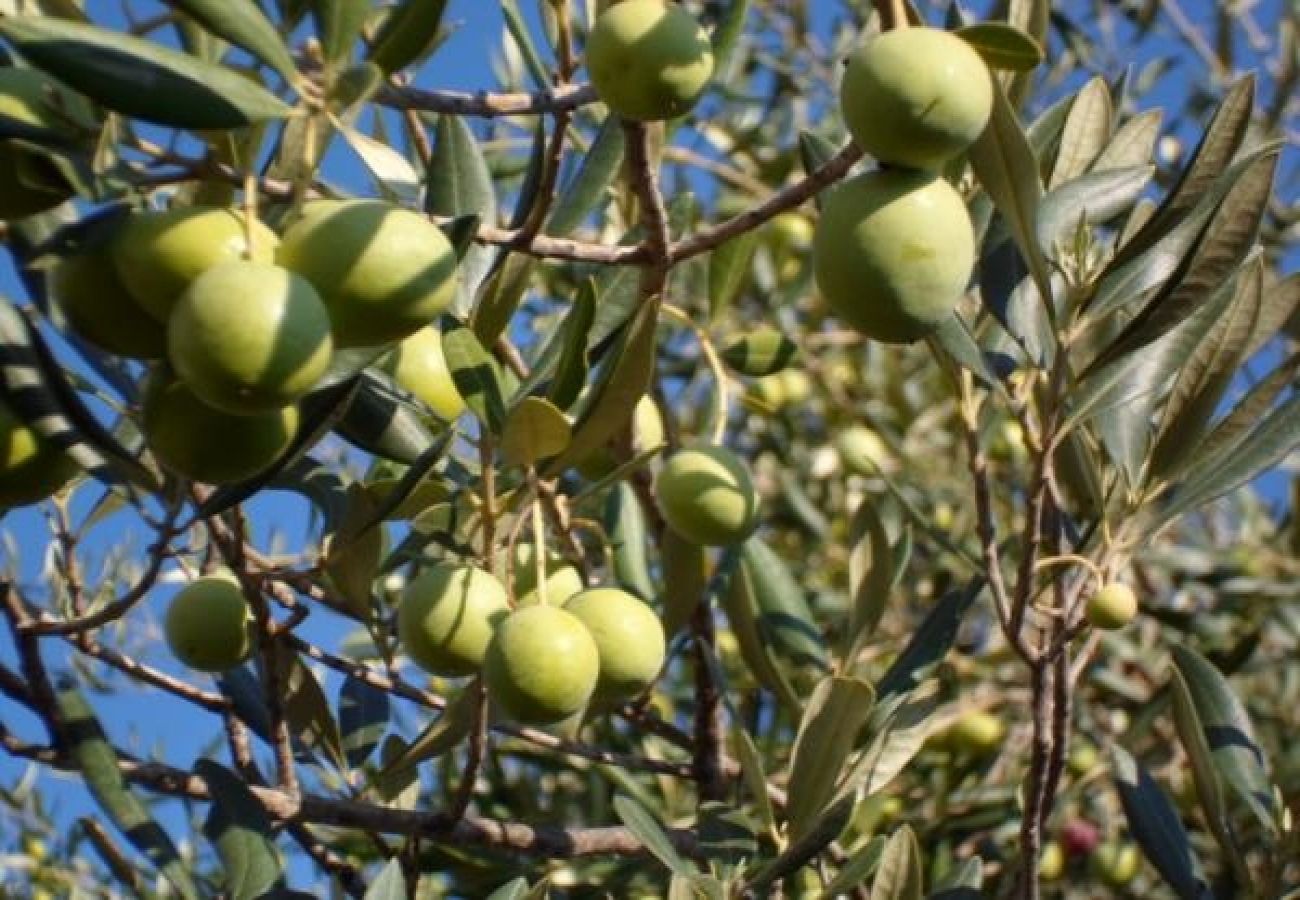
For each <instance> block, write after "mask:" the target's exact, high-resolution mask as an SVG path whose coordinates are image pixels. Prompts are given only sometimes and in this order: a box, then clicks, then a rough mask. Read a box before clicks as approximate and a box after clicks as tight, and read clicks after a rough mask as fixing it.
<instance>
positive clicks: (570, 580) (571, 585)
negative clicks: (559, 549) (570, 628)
mask: <svg viewBox="0 0 1300 900" xmlns="http://www.w3.org/2000/svg"><path fill="white" fill-rule="evenodd" d="M544 565H545V573H546V602H547V603H549V604H551V605H553V606H560V605H562V604H563V603H564V601H566V600H568V599H569V598H570V597H572V596H573V595H574V594H577V593H578V592H580V591H582V590H583V589H585V588H586V586H587V585H586V584H585V583H584V582H583V580H582V573H581V572H579V571H578V570H577V569H576V568H574V567H573V566H571V565H569V563H568V562H567V561H566V560H565V559H564V557H562V556H560V555H559V554H558V553H547V554H546V561H545V563H544ZM512 571H513V575H514V583H513V585H512V587H513V588H514V591H515V605H516V606H533V605H535V604H537V603H540V602H542V592H541V591H539V590H538V589H537V546H536V544H535V543H533V542H532V541H527V542H520V543H517V544H515V558H514V563H513V570H512Z"/></svg>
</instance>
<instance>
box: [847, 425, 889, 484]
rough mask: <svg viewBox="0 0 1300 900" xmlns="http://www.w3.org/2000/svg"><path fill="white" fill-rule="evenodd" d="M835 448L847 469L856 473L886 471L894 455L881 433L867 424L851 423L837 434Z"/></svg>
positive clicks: (872, 473)
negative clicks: (882, 438)
mask: <svg viewBox="0 0 1300 900" xmlns="http://www.w3.org/2000/svg"><path fill="white" fill-rule="evenodd" d="M835 449H836V450H838V451H839V454H840V462H841V463H843V464H844V468H845V470H846V471H849V472H852V473H854V474H856V475H876V474H879V473H880V472H882V471H886V470H887V469H888V468H889V467H890V466H891V465H892V462H893V455H892V454H891V453H890V452H889V448H888V447H887V446H886V445H885V442H884V441H883V440H881V438H880V435H878V434H876V432H874V431H872V430H871V429H870V428H868V427H867V426H866V425H850V426H848V427H847V428H844V429H841V430H840V432H839V433H838V434H836V436H835Z"/></svg>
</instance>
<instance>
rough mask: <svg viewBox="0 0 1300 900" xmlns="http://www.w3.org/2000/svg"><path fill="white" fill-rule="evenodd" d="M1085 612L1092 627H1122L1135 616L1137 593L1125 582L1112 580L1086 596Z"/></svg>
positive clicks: (1111, 628) (1108, 628)
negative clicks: (1089, 595)
mask: <svg viewBox="0 0 1300 900" xmlns="http://www.w3.org/2000/svg"><path fill="white" fill-rule="evenodd" d="M1085 613H1086V615H1087V617H1088V622H1089V623H1090V624H1092V626H1093V627H1094V628H1102V629H1105V630H1107V631H1113V630H1114V629H1116V628H1123V627H1124V626H1125V625H1127V624H1128V623H1129V622H1132V621H1133V619H1134V618H1135V617H1136V616H1137V613H1138V600H1137V594H1135V593H1133V589H1132V588H1131V587H1129V586H1128V585H1127V584H1124V583H1123V582H1119V581H1112V582H1111V583H1110V584H1107V585H1106V586H1105V587H1103V588H1102V589H1101V590H1099V591H1097V593H1095V594H1093V595H1092V596H1091V597H1089V598H1088V606H1087V609H1086V611H1085Z"/></svg>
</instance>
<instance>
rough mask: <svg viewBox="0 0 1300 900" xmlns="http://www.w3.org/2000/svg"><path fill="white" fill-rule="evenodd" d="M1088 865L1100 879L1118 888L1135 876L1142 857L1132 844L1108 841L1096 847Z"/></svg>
mask: <svg viewBox="0 0 1300 900" xmlns="http://www.w3.org/2000/svg"><path fill="white" fill-rule="evenodd" d="M1089 865H1090V868H1091V869H1092V872H1093V874H1094V875H1096V876H1097V878H1098V879H1099V880H1100V881H1102V882H1104V883H1105V884H1108V885H1110V886H1111V887H1117V888H1118V887H1123V886H1124V885H1126V884H1128V883H1129V882H1130V881H1132V880H1133V879H1134V877H1136V876H1137V873H1138V869H1139V868H1141V866H1142V857H1141V855H1140V854H1139V853H1138V849H1137V847H1135V846H1133V845H1132V844H1129V843H1120V842H1118V841H1109V842H1107V843H1105V844H1102V845H1101V846H1100V847H1098V848H1097V850H1096V852H1095V853H1093V854H1092V858H1091V859H1090V860H1089Z"/></svg>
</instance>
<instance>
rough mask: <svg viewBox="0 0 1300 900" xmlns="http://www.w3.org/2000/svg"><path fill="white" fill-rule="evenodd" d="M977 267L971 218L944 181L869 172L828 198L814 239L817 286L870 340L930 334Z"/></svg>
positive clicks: (907, 338) (923, 175)
mask: <svg viewBox="0 0 1300 900" xmlns="http://www.w3.org/2000/svg"><path fill="white" fill-rule="evenodd" d="M974 265H975V237H974V232H973V231H972V229H971V221H970V216H969V215H968V214H967V212H966V206H965V204H964V203H963V202H962V199H961V195H960V194H958V193H957V191H956V190H955V189H954V188H953V187H952V185H950V184H948V182H947V181H945V180H943V179H942V178H939V177H936V176H933V175H930V174H927V173H924V172H914V171H910V170H902V169H894V170H889V171H875V172H867V173H865V174H863V175H858V176H855V177H853V178H850V179H848V180H847V181H845V182H843V183H842V184H840V186H839V187H837V188H835V189H834V190H832V191H831V192H830V193H829V194H828V195H827V197H826V200H825V204H824V206H823V208H822V214H821V218H820V219H819V220H818V222H817V233H816V236H815V238H814V241H813V270H814V274H815V275H816V279H817V285H818V287H819V288H820V289H821V293H822V296H823V297H824V298H825V299H826V303H827V305H828V306H829V307H830V308H831V311H832V312H834V313H835V315H836V316H838V317H839V318H840V319H842V320H843V321H844V322H845V323H846V324H848V325H851V326H853V327H854V328H856V329H858V330H859V331H861V332H862V333H863V334H864V335H866V336H867V337H869V338H873V339H875V340H878V341H885V342H888V343H907V342H910V341H915V340H918V339H919V338H922V337H924V336H925V335H927V334H929V333H930V332H931V331H933V330H934V329H935V328H936V327H937V326H938V325H939V324H940V323H942V322H943V321H944V320H945V319H946V318H947V317H948V316H949V315H951V314H952V311H953V309H954V308H955V307H956V305H957V302H958V301H959V300H960V299H961V296H962V294H963V293H964V292H965V290H966V284H967V282H968V281H969V280H970V275H971V270H972V268H973V267H974Z"/></svg>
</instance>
